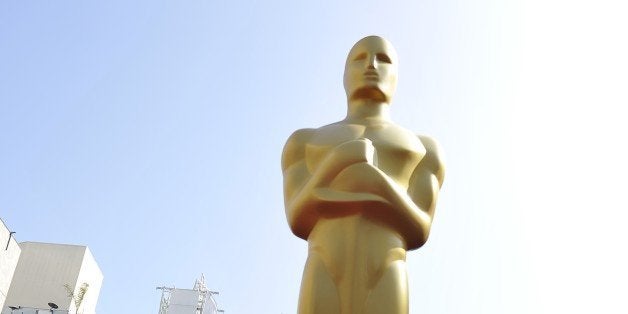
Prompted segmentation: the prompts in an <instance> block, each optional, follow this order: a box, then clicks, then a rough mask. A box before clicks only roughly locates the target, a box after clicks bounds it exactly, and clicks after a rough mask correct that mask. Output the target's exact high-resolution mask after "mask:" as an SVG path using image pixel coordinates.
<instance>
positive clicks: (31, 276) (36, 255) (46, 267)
mask: <svg viewBox="0 0 628 314" xmlns="http://www.w3.org/2000/svg"><path fill="white" fill-rule="evenodd" d="M19 246H20V248H21V254H20V258H19V262H18V264H17V268H16V269H15V274H14V275H13V280H12V282H11V286H10V288H9V293H8V295H7V299H6V302H5V303H4V307H3V308H2V309H3V310H2V314H10V313H20V314H21V313H24V314H26V313H38V311H37V310H36V309H50V308H51V306H50V305H49V303H54V304H55V305H57V306H58V310H55V311H54V313H59V314H61V313H67V312H68V311H69V312H70V313H75V310H76V307H75V302H74V301H73V300H72V298H70V297H68V291H67V289H66V287H65V286H66V285H67V286H68V287H69V288H70V289H71V290H72V291H73V293H74V294H75V295H77V294H78V293H79V290H80V288H81V287H82V286H84V285H87V290H86V293H85V296H84V298H83V301H82V303H81V305H80V308H79V311H78V313H83V314H94V313H96V302H97V301H98V295H99V293H100V287H101V286H102V280H103V275H102V272H101V271H100V268H99V267H98V264H96V261H95V260H94V257H93V256H92V254H91V252H90V251H89V249H88V248H87V247H86V246H79V245H67V244H50V243H38V242H22V243H20V244H19ZM10 307H14V308H21V309H20V310H17V311H13V312H12V310H11V308H10ZM39 313H44V312H43V311H39ZM48 313H50V311H48Z"/></svg>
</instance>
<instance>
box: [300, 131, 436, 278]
mask: <svg viewBox="0 0 628 314" xmlns="http://www.w3.org/2000/svg"><path fill="white" fill-rule="evenodd" d="M360 138H367V139H369V140H371V141H372V143H373V146H374V147H375V150H376V153H375V154H376V157H375V158H374V165H375V166H377V168H379V169H380V170H382V171H383V172H384V173H386V174H387V175H388V176H389V177H390V178H392V179H393V180H395V181H396V182H397V184H399V186H400V187H402V188H403V189H407V188H408V184H409V181H410V177H411V176H412V173H413V172H414V169H415V168H416V167H417V165H418V164H419V162H420V161H421V159H422V158H423V157H424V156H425V154H426V149H425V147H424V146H423V144H422V143H421V141H420V139H419V138H418V137H417V136H416V135H415V134H413V133H411V132H410V131H408V130H406V129H403V128H401V127H399V126H397V125H395V124H392V123H385V124H377V125H364V124H357V123H348V122H345V121H340V122H337V123H334V124H330V125H327V126H324V127H321V128H319V129H316V130H315V131H314V132H313V134H312V136H311V137H310V138H309V140H308V142H307V143H306V145H305V162H306V164H307V168H308V170H309V171H310V173H312V172H313V171H314V169H316V168H317V167H318V165H319V163H320V162H322V161H323V159H324V158H325V156H326V155H327V154H328V153H329V152H330V151H331V150H332V149H333V148H334V147H336V146H338V145H339V144H341V143H344V142H347V141H351V140H355V139H360ZM367 184H368V183H367ZM355 192H361V191H355ZM339 206H342V205H341V204H339ZM308 241H309V243H310V253H311V254H319V255H321V257H322V258H323V260H325V263H326V265H327V266H328V267H329V269H330V271H331V272H332V273H334V274H333V276H352V275H349V274H348V273H345V272H346V270H348V269H351V270H352V272H355V273H356V274H357V273H361V272H365V271H366V272H367V273H369V274H370V275H369V276H368V277H370V276H372V275H375V274H376V273H378V272H380V271H381V269H382V267H385V266H386V264H387V263H389V262H392V261H394V260H397V259H401V260H405V248H406V245H405V242H404V240H403V237H402V236H401V235H400V234H398V233H397V232H396V231H395V230H393V229H392V228H390V227H389V226H387V225H385V224H382V223H381V222H379V221H375V220H373V219H372V218H370V217H368V216H367V215H363V214H361V213H356V214H353V215H349V216H337V217H321V218H320V219H319V221H318V222H317V224H316V226H315V227H314V229H313V230H312V232H311V234H310V236H309V238H308ZM359 252H361V253H359ZM347 263H348V264H347ZM349 265H351V266H349ZM343 269H344V270H343ZM367 269H368V271H367ZM341 274H344V275H341Z"/></svg>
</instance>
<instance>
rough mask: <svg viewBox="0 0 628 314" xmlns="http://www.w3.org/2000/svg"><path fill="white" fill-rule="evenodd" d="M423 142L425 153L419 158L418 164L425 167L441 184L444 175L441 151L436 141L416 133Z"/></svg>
mask: <svg viewBox="0 0 628 314" xmlns="http://www.w3.org/2000/svg"><path fill="white" fill-rule="evenodd" d="M418 138H419V140H421V143H423V146H424V147H425V150H426V153H425V156H424V157H423V159H422V160H421V163H420V166H423V167H426V168H427V169H429V171H430V172H432V173H433V174H434V175H436V177H437V178H438V182H439V183H440V184H443V180H444V177H445V163H444V161H443V151H442V149H441V147H440V145H439V144H438V142H437V141H436V140H435V139H434V138H432V137H429V136H427V135H418Z"/></svg>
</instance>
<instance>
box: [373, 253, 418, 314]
mask: <svg viewBox="0 0 628 314" xmlns="http://www.w3.org/2000/svg"><path fill="white" fill-rule="evenodd" d="M364 313H365V314H408V278H407V272H406V262H405V261H404V260H401V259H399V260H395V261H392V262H391V263H390V264H388V265H387V267H386V269H385V270H384V273H383V274H382V277H381V278H380V280H379V281H378V282H377V284H376V285H375V287H374V288H373V289H372V290H371V292H370V293H369V296H368V298H367V299H366V304H365V311H364Z"/></svg>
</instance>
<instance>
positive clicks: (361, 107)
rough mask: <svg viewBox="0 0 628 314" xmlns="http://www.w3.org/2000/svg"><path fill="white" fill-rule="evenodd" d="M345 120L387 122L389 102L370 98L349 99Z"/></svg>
mask: <svg viewBox="0 0 628 314" xmlns="http://www.w3.org/2000/svg"><path fill="white" fill-rule="evenodd" d="M345 120H349V121H351V120H353V121H379V122H389V121H390V104H389V103H387V102H383V101H378V100H372V99H356V100H349V103H348V108H347V118H346V119H345Z"/></svg>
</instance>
